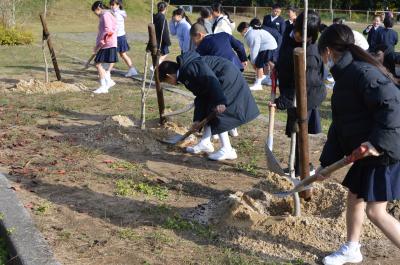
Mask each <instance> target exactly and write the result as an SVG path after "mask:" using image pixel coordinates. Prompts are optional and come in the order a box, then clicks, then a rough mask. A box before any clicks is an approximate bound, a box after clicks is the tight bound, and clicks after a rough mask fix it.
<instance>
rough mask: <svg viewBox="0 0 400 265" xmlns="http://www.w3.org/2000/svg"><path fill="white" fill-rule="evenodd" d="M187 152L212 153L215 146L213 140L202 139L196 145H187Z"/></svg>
mask: <svg viewBox="0 0 400 265" xmlns="http://www.w3.org/2000/svg"><path fill="white" fill-rule="evenodd" d="M186 152H188V153H190V154H200V153H203V152H204V153H212V152H214V146H213V145H212V143H211V142H209V141H207V142H205V143H204V142H202V141H200V142H199V143H198V144H196V145H194V146H188V147H186Z"/></svg>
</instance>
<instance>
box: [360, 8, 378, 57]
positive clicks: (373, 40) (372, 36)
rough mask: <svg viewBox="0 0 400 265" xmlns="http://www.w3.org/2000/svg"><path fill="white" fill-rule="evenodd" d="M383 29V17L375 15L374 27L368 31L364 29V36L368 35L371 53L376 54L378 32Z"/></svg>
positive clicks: (368, 28)
mask: <svg viewBox="0 0 400 265" xmlns="http://www.w3.org/2000/svg"><path fill="white" fill-rule="evenodd" d="M381 29H382V26H381V16H379V15H375V16H374V19H373V21H372V25H369V26H368V27H367V28H366V29H364V31H363V34H364V35H368V37H367V41H368V44H369V49H368V51H369V52H375V48H376V45H377V37H378V32H379V31H380V30H381Z"/></svg>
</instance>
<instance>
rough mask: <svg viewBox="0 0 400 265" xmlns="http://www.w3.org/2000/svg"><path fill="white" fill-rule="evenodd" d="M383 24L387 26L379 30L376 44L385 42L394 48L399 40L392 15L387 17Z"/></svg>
mask: <svg viewBox="0 0 400 265" xmlns="http://www.w3.org/2000/svg"><path fill="white" fill-rule="evenodd" d="M383 24H384V25H385V28H383V29H381V30H380V31H379V32H378V35H377V37H376V45H380V44H385V45H386V46H387V47H389V48H393V49H394V48H395V46H396V45H397V42H398V34H397V32H396V31H395V30H393V24H394V20H393V18H391V17H386V18H385V20H384V21H383Z"/></svg>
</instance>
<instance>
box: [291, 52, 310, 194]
mask: <svg viewBox="0 0 400 265" xmlns="http://www.w3.org/2000/svg"><path fill="white" fill-rule="evenodd" d="M293 56H294V76H295V86H296V101H297V108H296V109H297V118H298V123H299V134H298V137H297V138H298V146H299V158H300V178H301V179H304V178H305V177H307V176H309V175H310V164H309V161H310V157H309V152H308V150H309V147H308V119H307V118H308V117H307V87H306V66H305V63H304V50H303V48H296V49H295V50H294V52H293ZM300 195H301V197H302V198H304V199H311V196H312V191H310V190H308V191H304V192H302V193H301V194H300Z"/></svg>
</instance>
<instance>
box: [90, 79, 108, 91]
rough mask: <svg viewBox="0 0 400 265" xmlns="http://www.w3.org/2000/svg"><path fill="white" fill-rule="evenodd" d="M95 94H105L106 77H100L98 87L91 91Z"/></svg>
mask: <svg viewBox="0 0 400 265" xmlns="http://www.w3.org/2000/svg"><path fill="white" fill-rule="evenodd" d="M93 93H95V94H105V93H108V87H107V82H106V79H101V80H100V87H99V88H98V89H96V90H95V91H93Z"/></svg>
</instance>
